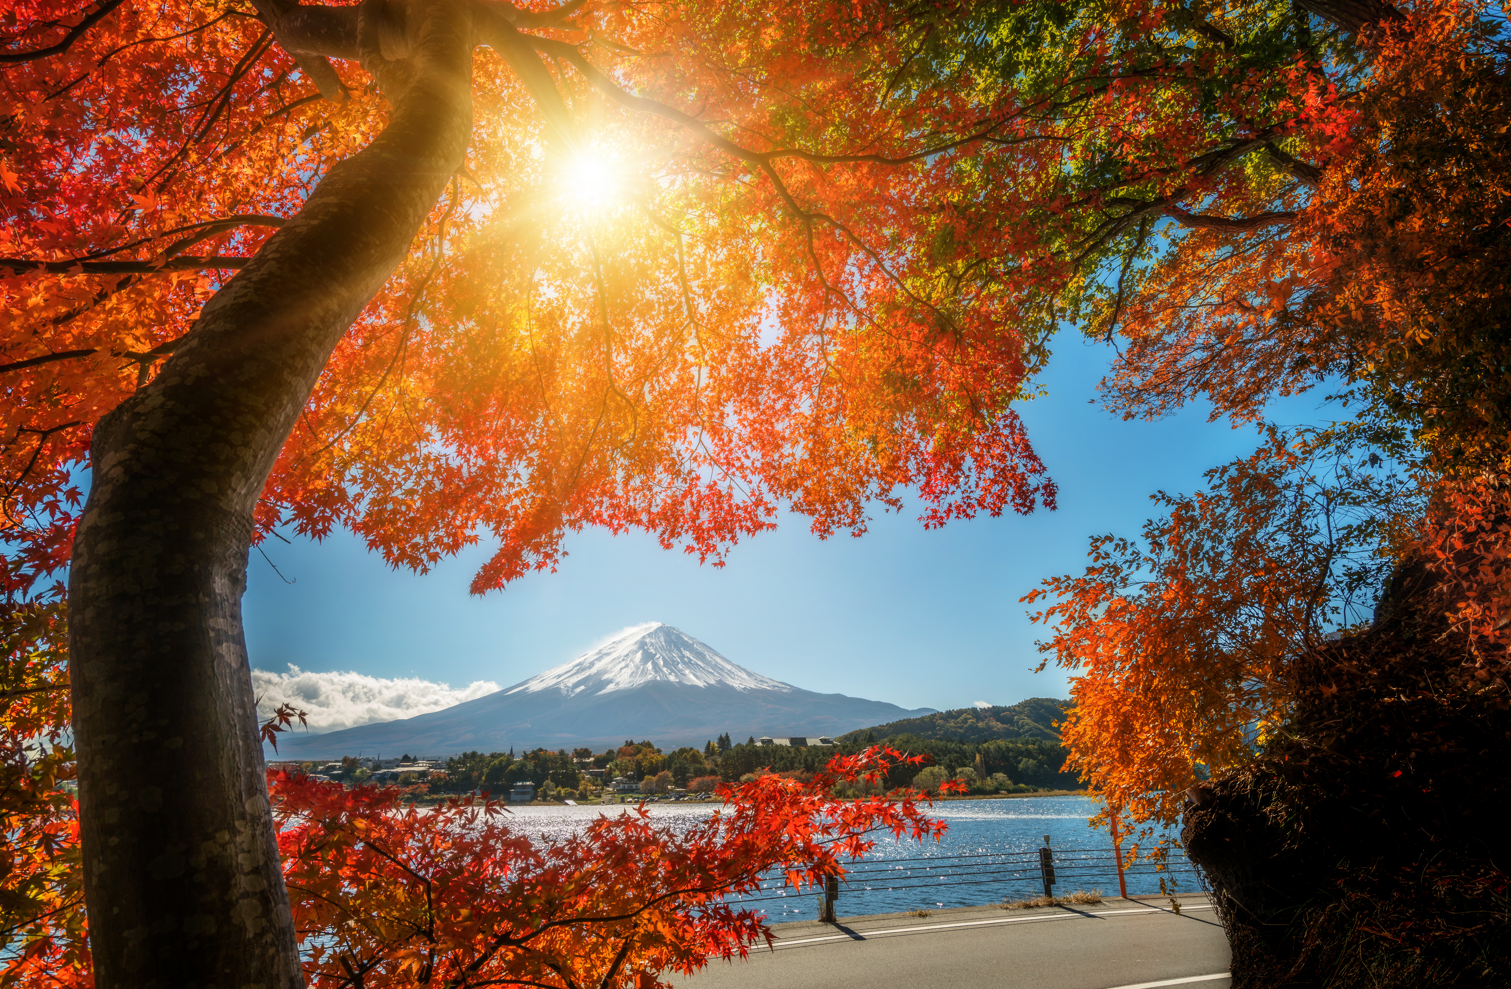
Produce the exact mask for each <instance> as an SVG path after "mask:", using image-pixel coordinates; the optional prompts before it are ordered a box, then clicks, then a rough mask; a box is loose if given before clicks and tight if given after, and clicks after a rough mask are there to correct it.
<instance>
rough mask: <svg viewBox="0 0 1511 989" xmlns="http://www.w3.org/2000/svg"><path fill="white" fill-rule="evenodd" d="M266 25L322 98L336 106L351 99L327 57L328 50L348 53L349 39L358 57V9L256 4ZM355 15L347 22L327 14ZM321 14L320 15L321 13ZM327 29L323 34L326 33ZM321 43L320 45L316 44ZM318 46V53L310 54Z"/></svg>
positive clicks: (262, 0) (277, 0)
mask: <svg viewBox="0 0 1511 989" xmlns="http://www.w3.org/2000/svg"><path fill="white" fill-rule="evenodd" d="M252 6H253V7H256V8H257V13H258V14H259V15H260V16H261V18H262V21H263V23H265V24H267V26H268V27H269V28H271V29H272V31H273V37H274V38H275V39H277V41H278V44H279V46H280V47H281V48H283V50H284V51H286V52H288V53H289V55H291V56H292V57H293V59H294V61H295V62H296V63H297V64H298V65H299V68H300V69H302V70H303V71H304V74H305V75H307V76H309V78H310V81H311V82H313V83H314V84H315V86H316V88H318V89H319V90H320V95H321V96H323V97H325V98H326V99H328V100H330V101H331V102H332V103H340V102H341V101H342V100H344V99H346V98H347V91H346V86H345V85H344V84H343V83H342V82H341V77H340V76H339V75H337V74H336V67H335V66H334V65H332V64H331V62H330V59H329V58H327V57H326V50H327V49H331V48H341V49H344V48H345V45H344V44H343V42H344V41H346V40H347V39H348V38H349V40H350V42H351V55H350V57H352V58H355V57H356V38H357V35H356V21H357V18H356V13H355V12H356V10H357V8H355V7H301V6H299V5H298V4H290V3H286V2H285V0H252ZM330 11H352V13H351V14H348V15H347V16H346V17H345V18H344V19H337V18H331V17H329V16H328V14H327V12H330ZM317 12H318V13H317ZM322 29H323V30H322ZM348 31H349V34H348ZM316 39H318V41H316ZM315 44H318V45H319V48H318V49H317V50H313V51H312V50H310V48H311V47H313V46H314V45H315Z"/></svg>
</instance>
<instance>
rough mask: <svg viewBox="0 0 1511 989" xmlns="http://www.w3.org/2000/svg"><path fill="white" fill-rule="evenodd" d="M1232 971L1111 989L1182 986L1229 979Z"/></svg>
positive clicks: (1150, 988) (1149, 988)
mask: <svg viewBox="0 0 1511 989" xmlns="http://www.w3.org/2000/svg"><path fill="white" fill-rule="evenodd" d="M1232 977H1233V973H1232V972H1214V973H1213V974H1211V975H1188V976H1186V977H1185V978H1184V979H1162V980H1161V981H1159V982H1135V983H1134V984H1133V985H1131V986H1113V987H1112V989H1156V987H1157V986H1183V985H1185V984H1186V983H1188V982H1211V981H1212V980H1213V979H1231V978H1232Z"/></svg>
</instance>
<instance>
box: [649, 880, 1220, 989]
mask: <svg viewBox="0 0 1511 989" xmlns="http://www.w3.org/2000/svg"><path fill="white" fill-rule="evenodd" d="M1180 902H1181V911H1180V913H1179V914H1177V913H1176V912H1175V911H1174V910H1173V909H1171V907H1170V901H1169V900H1168V899H1166V898H1163V897H1160V898H1156V897H1149V898H1145V899H1137V900H1122V899H1111V900H1106V901H1104V902H1103V903H1100V904H1097V905H1094V906H1077V907H1052V908H1040V909H1031V910H1023V909H1012V910H1007V909H1003V908H1001V907H998V906H989V907H963V908H959V909H954V910H935V911H932V912H931V913H930V914H929V916H927V917H918V916H915V915H912V914H882V915H880V916H876V917H843V916H841V917H840V921H839V923H838V924H820V923H818V922H816V921H815V922H800V923H790V924H774V925H772V931H773V933H774V934H776V936H777V939H778V940H777V943H776V948H775V949H774V950H770V951H768V950H766V949H765V948H760V949H753V950H752V951H751V954H750V957H749V958H748V959H746V960H744V961H740V960H738V959H737V960H734V961H731V962H723V961H715V962H712V963H711V964H710V965H709V966H708V967H707V968H705V969H704V970H703V971H701V972H699V973H698V974H696V975H694V976H692V977H690V978H688V977H681V978H673V979H672V980H671V981H672V982H673V983H674V984H675V986H676V987H677V989H757V987H759V989H877V987H881V989H892V987H896V989H915V987H934V986H939V987H962V989H970V987H983V989H984V987H991V989H1018V987H1023V989H1029V987H1032V989H1156V987H1163V986H1188V985H1189V986H1191V987H1192V989H1226V987H1227V986H1228V985H1229V978H1228V957H1229V956H1228V941H1227V938H1226V937H1225V936H1224V934H1223V929H1222V925H1221V924H1220V923H1219V922H1218V920H1217V917H1216V916H1215V914H1214V913H1213V910H1212V907H1211V905H1210V904H1209V903H1208V902H1207V899H1206V897H1204V896H1183V897H1180Z"/></svg>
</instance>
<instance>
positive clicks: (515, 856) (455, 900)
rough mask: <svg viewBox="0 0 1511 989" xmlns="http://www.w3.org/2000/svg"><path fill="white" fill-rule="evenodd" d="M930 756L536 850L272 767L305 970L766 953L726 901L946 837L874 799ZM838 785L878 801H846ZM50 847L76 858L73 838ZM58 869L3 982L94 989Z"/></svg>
mask: <svg viewBox="0 0 1511 989" xmlns="http://www.w3.org/2000/svg"><path fill="white" fill-rule="evenodd" d="M923 758H924V757H919V756H913V757H907V756H904V755H902V754H901V753H898V752H896V751H894V750H890V749H886V748H884V747H879V746H877V747H872V748H871V749H869V750H867V751H865V752H862V753H858V754H854V755H848V756H836V757H835V758H834V759H833V760H831V761H830V763H829V765H828V767H826V769H825V771H823V772H822V773H820V774H818V775H817V776H816V777H814V778H813V779H811V780H810V781H809V782H807V783H800V782H798V781H795V780H793V779H790V778H788V777H786V776H782V775H779V774H763V775H761V776H759V777H758V778H756V779H754V780H752V781H751V782H748V783H743V784H738V785H734V786H731V785H728V784H722V783H721V784H720V786H719V790H720V795H721V797H723V798H724V800H725V801H726V802H725V804H724V806H723V807H722V808H721V809H720V810H719V811H717V812H715V813H713V814H711V815H708V816H706V817H703V818H700V819H699V820H697V821H696V822H693V823H692V824H691V826H687V827H682V826H679V823H678V822H676V821H672V822H667V821H659V822H658V821H656V820H654V819H653V818H651V817H650V815H649V814H648V813H647V812H646V810H645V808H644V807H643V806H642V807H640V808H639V809H638V810H636V811H634V812H630V813H625V814H621V815H617V816H613V817H609V816H600V817H598V818H597V819H595V820H592V821H588V822H585V827H584V829H583V830H582V831H581V832H580V833H577V834H574V835H572V836H571V837H569V838H567V839H565V840H562V841H556V842H550V843H546V844H541V843H539V842H532V840H531V839H530V838H529V837H528V836H526V835H524V834H521V833H520V832H519V831H516V830H515V829H514V828H513V826H512V825H511V824H510V822H509V815H508V812H507V810H506V809H505V808H503V807H501V806H500V805H499V804H498V803H496V802H494V801H493V800H491V799H490V798H489V797H488V795H487V794H486V793H485V794H484V795H483V796H481V797H474V796H468V797H461V798H451V799H449V800H447V801H446V802H444V803H442V804H441V805H439V806H436V807H431V808H424V809H421V808H418V807H417V806H416V805H415V804H414V803H408V804H407V805H406V804H405V802H404V801H405V799H406V797H408V796H409V790H408V789H406V788H400V787H376V786H368V787H356V788H351V789H348V788H346V787H343V786H341V785H340V784H336V783H330V782H326V781H322V780H316V779H314V778H312V777H309V776H306V775H302V774H289V773H284V772H270V773H269V788H270V791H271V793H272V795H273V799H274V804H275V808H276V810H275V819H276V823H277V826H278V838H279V847H280V852H281V853H282V857H283V863H284V866H283V868H284V874H285V878H286V880H287V883H288V888H289V890H290V893H291V907H292V914H293V921H294V927H295V930H296V936H297V938H298V943H299V945H300V947H301V949H302V950H303V951H304V952H305V953H306V955H307V958H306V960H305V963H304V966H303V975H304V977H305V978H306V979H307V980H308V982H309V984H311V985H314V986H317V987H318V986H327V987H343V986H362V985H368V986H382V985H446V986H455V987H465V986H488V985H535V986H543V987H552V989H572V987H574V986H584V985H596V986H602V987H610V986H635V987H640V989H643V987H654V986H663V985H666V984H667V983H665V982H664V981H663V980H662V973H663V972H666V971H675V972H681V973H689V974H690V973H691V972H693V971H696V970H697V969H698V968H700V967H702V966H703V965H704V964H705V963H706V962H707V960H708V959H709V958H710V957H723V958H730V957H733V956H736V955H738V956H740V957H744V956H745V955H746V954H747V953H748V950H749V948H750V946H752V945H754V944H758V943H765V944H769V943H770V940H771V935H770V932H769V930H768V928H767V926H766V922H765V920H764V918H763V916H762V914H761V913H760V912H759V910H757V909H753V908H751V907H749V906H744V905H742V904H741V903H740V901H739V900H738V899H733V900H732V899H731V897H738V896H739V895H741V894H746V893H750V892H754V891H756V890H758V889H761V888H763V884H766V885H769V884H770V883H771V882H773V881H780V882H782V883H784V884H786V885H789V886H791V887H793V888H794V889H795V890H799V891H800V890H802V889H804V888H808V887H812V886H814V885H821V884H822V883H823V881H824V879H825V877H828V876H840V877H842V876H843V875H844V874H845V871H846V869H845V864H844V863H845V862H846V861H850V860H854V859H857V858H859V857H860V856H862V855H864V854H865V853H866V852H867V851H868V850H869V849H871V848H872V847H873V846H874V844H875V842H876V840H877V838H878V837H879V836H881V835H890V836H891V837H892V838H894V839H898V840H918V841H923V840H931V839H937V838H938V837H939V835H940V834H941V833H942V832H943V830H944V823H943V822H942V821H938V820H934V819H931V818H929V817H928V816H927V806H926V804H921V803H919V802H917V800H916V795H915V794H913V793H911V792H909V791H906V790H892V791H889V792H887V793H886V794H885V795H881V794H880V791H881V783H882V781H883V780H884V779H885V776H886V773H887V772H888V770H891V769H894V768H897V767H899V766H902V765H904V764H917V763H919V762H921V761H923ZM810 775H812V774H810ZM846 783H849V784H862V785H869V786H871V788H872V789H874V790H876V791H877V793H878V795H877V796H873V797H872V798H870V799H867V800H856V801H848V802H843V803H837V802H836V801H834V800H833V799H832V796H831V792H832V791H833V789H834V788H835V787H836V786H837V785H842V784H846ZM957 789H958V787H957ZM61 844H62V845H64V846H65V847H67V848H68V849H70V850H71V851H72V852H73V853H75V854H76V853H77V851H78V844H77V836H76V834H75V835H74V836H73V840H71V841H70V840H68V839H67V838H65V839H64V840H63V841H62V842H61ZM55 864H56V863H55ZM63 874H64V875H73V876H74V877H75V882H74V889H73V890H72V893H73V899H72V900H71V901H62V902H59V903H58V907H59V909H57V910H55V911H54V912H52V913H50V914H49V915H47V916H42V917H37V918H35V919H34V920H33V922H32V931H31V932H30V933H31V934H32V937H31V938H30V939H29V940H28V941H27V943H26V945H25V948H24V950H23V951H21V952H18V953H17V954H16V955H15V956H13V957H12V958H11V959H10V960H9V963H8V964H7V966H6V969H5V972H4V982H5V984H6V985H19V986H45V985H54V986H56V985H75V984H77V985H83V986H88V985H93V984H94V983H93V981H92V980H91V974H92V973H91V970H90V964H89V962H90V958H89V953H88V949H87V946H86V943H85V941H86V938H85V934H86V928H87V920H86V917H85V912H84V911H83V909H81V907H80V905H79V904H78V902H77V900H78V897H79V891H78V889H77V882H76V875H77V871H76V870H67V871H64V872H63Z"/></svg>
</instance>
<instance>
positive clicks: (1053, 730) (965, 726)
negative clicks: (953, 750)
mask: <svg viewBox="0 0 1511 989" xmlns="http://www.w3.org/2000/svg"><path fill="white" fill-rule="evenodd" d="M1068 710H1070V701H1061V700H1055V699H1054V698H1051V697H1030V698H1029V699H1028V700H1026V701H1020V702H1019V703H1017V704H1010V705H1006V706H1002V705H997V706H993V707H961V708H956V709H955V710H953V711H938V712H936V713H934V714H925V715H923V716H922V717H918V718H903V719H902V720H900V721H890V722H888V723H886V724H884V725H877V726H875V727H874V728H862V729H860V730H859V731H852V732H850V733H849V734H848V735H845V736H844V737H843V739H842V741H847V742H858V741H862V740H864V739H865V738H866V737H867V736H868V734H869V736H870V737H872V738H876V739H881V738H887V737H889V736H893V735H916V736H918V737H919V738H935V739H947V740H950V741H956V742H985V741H990V740H992V739H1037V740H1041V741H1046V742H1055V743H1058V742H1059V741H1060V729H1059V728H1058V727H1057V723H1058V722H1060V721H1063V720H1064V718H1065V712H1066V711H1068Z"/></svg>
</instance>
